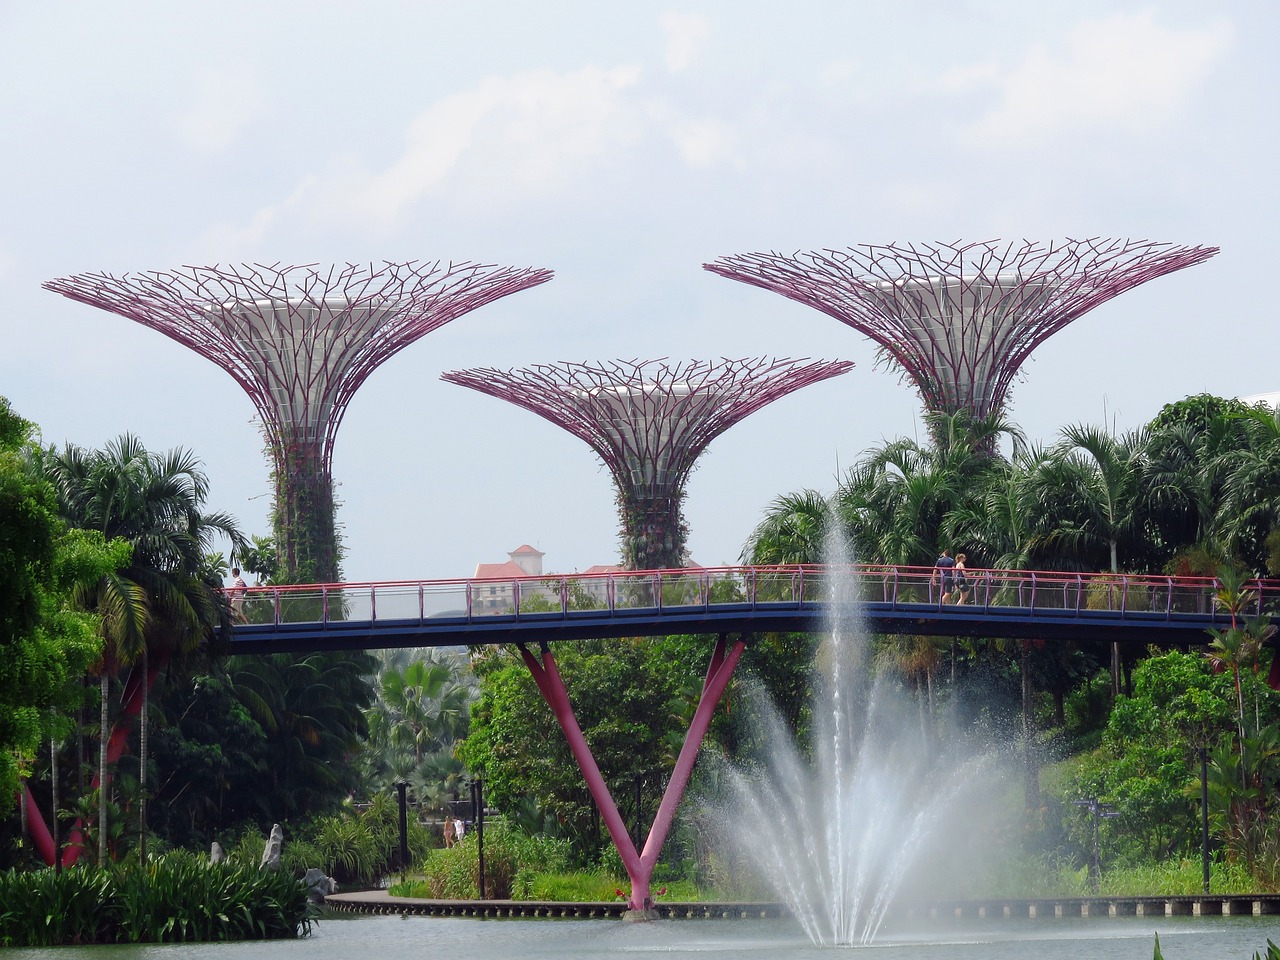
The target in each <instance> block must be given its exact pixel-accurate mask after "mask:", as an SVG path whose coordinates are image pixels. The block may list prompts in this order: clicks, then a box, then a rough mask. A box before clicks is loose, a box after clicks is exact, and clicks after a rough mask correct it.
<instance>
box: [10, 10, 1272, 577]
mask: <svg viewBox="0 0 1280 960" xmlns="http://www.w3.org/2000/svg"><path fill="white" fill-rule="evenodd" d="M1277 37H1280V4H1276V3H1274V0H1235V2H1224V3H1220V4H1205V3H1202V2H1194V3H1193V2H1182V0H1168V2H1125V0H1113V2H1101V0H1072V2H1069V3H1068V2H1043V3H1026V2H1024V0H884V2H881V0H838V2H837V0H813V2H802V3H797V4H788V5H783V4H777V3H767V2H760V0H725V2H718V0H707V2H688V3H649V2H635V3H628V4H605V3H598V2H586V0H548V2H540V3H537V4H531V3H523V2H496V0H495V2H486V0H476V2H471V3H447V2H430V0H420V2H389V0H387V2H379V0H368V2H361V3H355V2H350V3H340V2H325V0H307V2H300V0H299V2H290V0H275V2H267V3H262V2H252V3H251V2H241V0H221V2H219V3H216V4H201V5H196V4H174V3H169V2H139V0H119V2H116V3H111V4H103V3H98V2H77V0H66V2H59V3H57V4H48V3H41V4H37V3H27V2H22V0H0V137H3V144H4V149H3V150H0V297H2V298H3V303H4V310H3V313H0V395H2V396H5V397H7V398H8V399H9V401H10V402H11V403H12V405H13V407H14V409H15V410H16V411H17V412H18V413H19V414H20V415H22V416H23V417H25V418H26V419H28V420H31V421H33V422H35V423H36V424H37V425H38V427H39V428H40V431H41V436H42V439H43V441H44V442H45V443H47V444H55V445H58V446H61V445H62V444H64V443H74V444H77V445H80V446H83V447H99V446H101V445H103V444H105V443H106V442H108V441H109V440H111V439H113V438H115V437H118V436H119V435H120V434H122V433H125V432H131V433H134V434H136V435H137V436H138V437H140V438H141V440H142V441H143V443H144V444H145V445H146V446H147V447H148V448H149V449H152V450H157V451H164V450H169V449H171V448H174V447H185V448H188V449H190V450H191V451H193V452H194V453H195V454H196V456H198V457H199V458H200V460H201V461H202V462H203V465H204V468H205V470H206V472H207V474H208V476H209V480H210V484H211V491H210V497H209V501H208V507H209V508H210V509H217V510H225V511H227V512H229V513H231V514H232V515H234V516H235V517H237V518H239V520H240V522H241V525H242V526H243V528H244V529H245V531H246V532H248V533H253V534H266V533H269V529H270V523H269V511H270V503H271V486H270V472H269V466H268V463H267V460H266V457H265V454H264V452H263V441H262V438H261V434H260V431H259V428H258V424H257V423H256V421H255V412H254V408H253V406H252V404H251V403H250V401H249V399H248V397H247V396H246V395H245V394H244V393H243V391H242V390H241V389H240V387H239V386H238V385H237V384H236V383H235V382H234V381H233V380H232V379H231V378H230V377H229V376H228V375H227V374H226V373H225V372H224V371H223V370H221V369H220V368H219V367H217V366H216V365H214V364H213V363H211V362H210V361H208V360H205V359H203V358H201V357H199V356H197V355H196V354H195V353H193V352H191V351H190V350H188V349H187V348H185V347H183V346H181V345H180V344H178V343H176V342H174V341H172V340H170V339H168V338H166V337H164V336H163V335H161V334H159V333H156V332H155V331H152V330H149V329H146V328H144V327H142V326H140V325H138V324H135V323H133V322H132V321H129V320H126V319H124V318H122V317H118V316H116V315H114V314H111V313H106V312H104V311H101V310H97V309H94V308H92V307H89V306H86V305H83V304H79V303H76V302H73V301H71V300H67V299H65V298H63V297H60V296H57V295H55V294H53V293H50V292H47V291H45V290H42V289H41V287H40V284H41V283H42V282H44V281H46V280H49V279H52V278H55V277H60V276H66V275H68V274H73V273H80V272H88V271H106V272H110V273H114V274H120V273H125V272H136V271H146V270H163V269H169V268H173V267H177V266H180V265H184V264H214V263H238V262H260V263H278V262H286V263H311V262H317V263H322V264H328V263H335V262H337V263H345V262H348V261H353V262H364V263H368V262H371V261H372V262H378V261H383V260H407V259H425V260H436V259H444V260H451V259H452V260H472V261H477V262H484V263H494V264H506V265H511V266H520V267H528V266H533V267H545V268H549V269H551V270H553V271H554V272H555V279H554V280H552V281H551V282H550V283H547V284H544V285H542V286H539V287H536V288H534V289H532V290H528V291H524V292H522V293H519V294H515V295H513V296H510V297H507V298H505V299H503V300H500V301H498V302H496V303H494V304H490V305H488V306H485V307H482V308H480V309H479V310H477V311H475V312H473V313H470V314H468V315H466V316H464V317H461V318H459V319H457V320H455V321H453V322H451V323H449V324H447V325H446V326H444V327H442V328H440V329H439V330H437V331H435V332H433V333H431V334H429V335H428V336H426V337H424V338H423V339H421V340H419V341H418V342H417V343H415V344H413V345H411V346H409V347H407V348H406V349H404V350H403V351H401V352H400V353H398V354H397V355H396V356H394V357H393V358H392V359H390V360H389V361H388V362H387V363H385V364H384V365H383V366H382V367H381V368H380V369H379V370H377V371H376V372H375V373H374V374H373V375H372V376H371V377H369V379H368V380H367V381H366V382H365V384H364V385H363V386H362V387H361V388H360V390H359V391H358V393H357V394H356V396H355V398H354V399H353V401H352V403H351V405H350V407H349V409H348V412H347V414H346V417H345V420H344V421H343V423H342V427H341V430H340V432H339V434H338V439H337V445H336V448H335V452H334V460H333V471H334V477H335V481H336V484H337V496H338V499H339V502H340V508H339V514H338V519H339V523H340V525H341V530H342V536H343V542H344V549H345V559H344V561H343V569H344V574H345V576H346V578H347V579H348V580H350V581H362V582H363V581H384V580H413V579H419V578H433V579H434V578H448V577H465V576H468V575H470V574H471V573H472V571H473V570H474V569H475V565H476V564H477V563H481V562H500V561H503V560H505V559H506V554H507V552H508V551H511V550H514V549H515V548H516V547H518V546H520V545H522V544H526V543H527V544H531V545H533V546H535V547H537V548H538V549H540V550H542V551H544V552H545V554H546V557H545V560H544V564H545V568H546V570H548V571H557V572H570V571H574V570H584V569H586V568H587V567H589V566H592V565H593V564H599V563H614V562H617V559H618V538H617V533H618V522H617V517H616V512H615V507H614V502H613V491H612V485H611V481H610V478H609V475H608V473H607V471H606V470H605V469H604V467H603V466H602V465H601V463H600V462H599V460H598V459H597V458H596V456H595V455H594V453H593V452H592V451H591V450H590V448H589V447H587V446H586V445H585V444H584V443H583V442H582V441H580V440H578V439H576V438H574V437H572V436H570V435H569V434H568V433H566V432H564V431H563V430H561V429H560V428H558V427H556V426H554V425H552V424H550V423H548V422H546V421H544V420H542V419H540V418H539V417H537V416H535V415H533V414H531V413H529V412H527V411H524V410H521V409H519V408H517V407H515V406H513V405H511V404H509V403H506V402H504V401H501V400H498V399H495V398H492V397H488V396H485V395H482V394H480V393H476V392H474V391H470V390H466V389H463V388H461V387H457V386H453V385H451V384H447V383H443V382H441V381H440V379H439V378H440V375H441V374H442V373H444V372H446V371H449V370H455V369H462V368H466V367H479V366H485V367H499V368H504V369H505V368H511V367H523V366H527V365H530V364H535V363H554V362H559V361H587V362H596V361H608V360H614V359H626V360H631V359H645V358H656V357H669V358H671V359H672V360H690V359H716V358H722V357H729V358H739V357H757V356H770V357H791V358H815V359H816V358H822V359H844V360H850V361H852V362H853V363H854V364H855V365H856V366H855V368H854V370H853V371H852V372H851V373H849V374H846V375H845V376H843V377H838V378H836V379H833V380H829V381H827V382H824V383H821V384H817V385H814V386H811V387H808V388H805V389H803V390H801V391H799V392H797V393H795V394H792V395H791V396H789V397H786V398H784V399H781V400H779V401H777V402H776V403H774V404H773V405H771V406H769V407H767V408H765V409H764V410H762V411H760V412H758V413H756V414H754V415H752V416H750V417H748V418H747V419H745V420H743V421H742V422H741V423H739V424H738V425H737V426H735V427H733V428H732V429H730V430H729V431H728V432H727V433H725V434H724V435H722V436H721V437H720V438H719V439H717V440H715V441H714V442H713V443H712V444H711V445H710V446H709V448H708V449H707V451H706V453H705V454H704V455H703V457H702V459H701V460H700V462H699V467H698V469H697V470H696V471H695V473H694V474H693V477H692V479H691V481H690V483H689V486H688V495H687V500H686V504H685V514H686V519H687V521H688V525H689V531H690V539H689V546H690V550H691V554H692V556H693V558H694V560H696V561H697V562H698V563H701V564H704V565H718V564H725V563H733V562H736V561H737V559H738V557H739V554H740V552H741V550H742V546H743V543H744V541H745V540H746V539H747V537H748V535H749V533H750V531H751V529H752V528H753V527H754V525H755V524H756V523H757V522H758V521H759V519H760V518H761V516H762V515H763V513H764V511H765V509H766V508H767V507H768V504H769V503H770V501H771V500H772V499H773V498H774V497H776V496H779V495H780V494H784V493H787V492H791V491H797V490H801V489H805V488H812V489H816V490H820V491H823V492H830V491H831V490H833V489H834V488H835V485H836V483H837V478H838V477H839V476H840V474H841V472H842V471H843V470H845V469H846V468H847V467H848V466H849V465H850V464H852V463H853V462H854V461H856V460H857V459H858V458H859V457H860V455H861V454H862V453H863V452H864V451H866V450H868V449H869V448H872V447H874V446H877V445H879V444H881V443H883V442H885V441H886V440H891V439H895V438H897V437H902V436H908V437H915V438H918V439H921V440H923V439H924V435H923V425H922V422H921V418H920V412H919V410H920V405H919V398H918V397H917V395H916V394H915V392H914V390H913V388H912V387H911V386H910V385H909V384H905V383H902V382H901V381H900V379H899V377H898V375H897V374H896V373H895V372H894V371H892V370H890V369H886V368H884V367H883V366H878V365H877V363H876V359H877V352H876V349H875V345H874V344H873V343H872V342H871V341H869V340H868V339H866V338H865V337H863V336H862V335H861V334H859V333H857V332H856V331H854V330H853V329H851V328H849V327H846V326H845V325H843V324H841V323H839V322H838V321H836V320H834V319H832V318H830V317H828V316H826V315H824V314H821V313H819V312H817V311H815V310H812V309H810V308H806V307H804V306H802V305H799V304H796V303H792V302H791V301H789V300H786V299H784V298H782V297H779V296H777V295H775V294H772V293H768V292H766V291H762V290H758V289H755V288H753V287H749V286H746V285H743V284H738V283H734V282H732V281H729V280H726V279H723V278H720V277H717V276H714V275H712V274H710V273H708V272H706V271H704V270H702V269H701V264H703V263H704V262H707V261H710V260H712V259H715V258H716V257H719V256H725V255H730V254H735V253H746V252H751V251H759V250H779V251H787V252H790V251H795V250H810V249H820V248H832V247H834V248H839V247H848V246H851V245H856V244H863V243H890V242H902V243H906V242H930V241H943V242H952V241H956V240H965V241H977V240H989V239H993V238H1002V239H1005V240H1018V239H1022V238H1029V239H1035V240H1060V239H1064V238H1084V237H1129V238H1133V239H1149V240H1156V241H1164V242H1170V243H1180V244H1206V245H1214V246H1219V247H1221V249H1222V252H1221V253H1220V254H1219V255H1218V256H1217V257H1215V258H1213V259H1211V260H1210V261H1208V262H1207V263H1205V264H1202V265H1199V266H1196V267H1192V268H1190V269H1188V270H1185V271H1182V272H1179V273H1175V274H1172V275H1169V276H1166V277H1163V278H1159V279H1157V280H1154V281H1152V282H1151V283H1149V284H1146V285H1144V286H1141V287H1139V288H1137V289H1135V290H1132V291H1130V292H1128V293H1126V294H1123V295H1122V296H1120V297H1118V298H1117V299H1115V300H1113V301H1111V302H1110V303H1108V304H1105V305H1103V306H1101V307H1099V308H1097V309H1096V310H1094V311H1093V312H1091V313H1089V314H1087V315H1086V316H1084V317H1083V318H1081V319H1080V320H1078V321H1076V322H1075V323H1074V324H1072V325H1070V326H1069V327H1067V328H1066V329H1065V330H1063V331H1061V332H1059V333H1058V334H1056V335H1054V336H1053V337H1051V338H1050V339H1049V340H1047V341H1046V342H1045V343H1044V344H1042V345H1041V346H1040V347H1039V348H1038V349H1037V350H1036V351H1035V353H1034V354H1033V356H1032V358H1031V360H1030V361H1029V363H1028V364H1027V365H1026V366H1025V367H1024V369H1023V376H1022V377H1021V379H1020V381H1019V382H1018V383H1017V384H1016V385H1015V387H1014V389H1013V392H1012V395H1011V405H1010V407H1009V408H1008V411H1007V412H1008V414H1009V415H1010V417H1011V418H1012V419H1013V420H1015V421H1016V422H1017V423H1018V424H1019V425H1020V426H1021V428H1022V429H1023V431H1024V432H1025V433H1026V435H1027V436H1028V437H1029V438H1030V439H1031V440H1033V441H1039V442H1044V443H1050V442H1052V441H1053V440H1054V439H1055V438H1056V437H1057V435H1058V431H1059V430H1060V428H1061V427H1063V426H1064V425H1066V424H1069V423H1078V422H1084V423H1093V424H1102V423H1105V424H1107V425H1108V426H1110V427H1113V428H1114V429H1117V430H1128V429H1133V428H1135V427H1137V426H1140V425H1141V424H1142V423H1144V422H1146V421H1147V420H1149V419H1150V418H1151V417H1152V416H1154V415H1155V414H1156V413H1157V412H1158V411H1159V409H1160V407H1161V406H1162V405H1164V404H1165V403H1169V402H1172V401H1176V400H1178V399H1181V398H1183V397H1185V396H1188V395H1190V394H1195V393H1201V392H1210V393H1214V394H1218V395H1222V396H1250V395H1253V394H1259V393H1263V392H1268V391H1274V390H1277V389H1280V372H1278V371H1277V366H1276V361H1275V358H1276V353H1277V350H1276V347H1277V336H1276V329H1277V328H1276V322H1275V317H1274V304H1273V301H1272V299H1271V296H1270V292H1269V287H1268V286H1267V284H1266V283H1264V282H1261V281H1263V280H1265V279H1266V278H1267V277H1273V276H1275V274H1276V267H1275V263H1274V260H1275V242H1276V224H1277V222H1280V216H1277V215H1278V214H1280V209H1278V204H1277V178H1276V176H1275V168H1276V160H1275V158H1276V156H1277V154H1278V153H1280V149H1278V147H1280V144H1278V143H1277V141H1278V140H1280V136H1278V134H1277V123H1276V120H1277V107H1276V103H1277V94H1278V93H1280V58H1277V57H1276V55H1275V41H1276V38H1277Z"/></svg>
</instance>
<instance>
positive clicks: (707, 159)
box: [671, 119, 739, 170]
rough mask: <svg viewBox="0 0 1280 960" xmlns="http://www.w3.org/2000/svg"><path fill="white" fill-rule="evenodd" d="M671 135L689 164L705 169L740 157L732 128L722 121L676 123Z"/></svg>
mask: <svg viewBox="0 0 1280 960" xmlns="http://www.w3.org/2000/svg"><path fill="white" fill-rule="evenodd" d="M671 138H672V139H673V140H674V141H675V144H676V147H677V149H678V150H679V151H680V157H681V159H682V160H684V162H685V163H686V164H688V165H689V166H690V167H693V168H695V169H699V170H705V169H708V168H710V167H714V166H717V165H718V164H720V163H724V162H730V163H732V162H734V161H735V159H736V158H737V157H738V156H739V152H738V146H737V144H736V143H735V138H734V135H733V128H732V127H730V126H729V125H728V124H726V123H722V122H721V121H719V120H712V119H700V120H686V121H680V122H677V123H676V124H674V125H673V126H672V128H671Z"/></svg>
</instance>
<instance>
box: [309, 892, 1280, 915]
mask: <svg viewBox="0 0 1280 960" xmlns="http://www.w3.org/2000/svg"><path fill="white" fill-rule="evenodd" d="M325 905H326V906H328V907H330V908H332V909H333V910H336V911H339V912H342V913H366V914H393V915H400V916H416V917H554V918H562V919H591V918H595V919H602V918H622V917H623V916H624V915H625V914H626V913H627V911H628V910H629V909H630V907H629V905H628V904H626V903H623V902H621V901H596V902H588V903H568V902H563V901H554V902H553V901H538V900H422V899H418V898H415V897H393V896H391V895H390V894H389V893H387V892H386V891H385V890H369V891H364V892H359V893H334V894H330V895H329V896H327V897H325ZM653 909H654V911H656V912H657V914H658V917H659V919H664V920H667V919H670V920H675V919H699V920H702V919H707V920H738V919H742V920H747V919H752V918H757V917H782V916H786V915H787V909H786V907H784V906H783V905H782V904H780V903H770V902H766V901H759V902H750V903H689V902H681V903H674V902H666V901H662V900H658V901H656V902H655V903H654V905H653ZM1273 914H1280V894H1271V893H1247V894H1230V895H1224V894H1218V895H1216V896H1204V895H1182V896H1152V897H1142V896H1132V897H1057V898H1041V899H1008V898H997V897H993V898H991V899H987V900H948V901H939V902H936V903H927V904H918V903H917V904H911V903H904V904H900V905H897V906H895V907H894V908H893V909H891V910H890V916H891V917H892V916H899V917H906V918H929V919H942V918H944V917H957V918H960V917H964V918H979V919H1014V918H1030V919H1053V918H1057V917H1132V916H1138V917H1178V916H1197V917H1210V916H1212V917H1220V916H1221V917H1241V916H1244V917H1252V916H1262V915H1273Z"/></svg>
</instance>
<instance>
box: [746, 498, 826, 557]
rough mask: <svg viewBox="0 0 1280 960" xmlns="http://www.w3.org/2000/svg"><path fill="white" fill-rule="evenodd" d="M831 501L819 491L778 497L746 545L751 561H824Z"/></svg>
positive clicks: (747, 554) (752, 532) (747, 555)
mask: <svg viewBox="0 0 1280 960" xmlns="http://www.w3.org/2000/svg"><path fill="white" fill-rule="evenodd" d="M831 509H832V508H831V504H830V503H829V502H828V501H827V498H826V497H824V496H823V495H822V494H820V493H818V492H817V491H816V490H801V491H800V492H798V493H787V494H783V495H782V496H779V497H776V498H775V499H774V501H773V502H772V503H771V504H770V505H769V508H768V509H767V510H766V511H765V515H764V519H762V520H761V521H760V522H759V523H758V524H756V528H755V529H754V530H752V531H751V536H750V537H748V538H747V542H746V545H745V546H743V548H742V557H741V559H742V562H743V563H750V564H790V563H821V562H822V560H823V553H824V551H825V550H826V538H827V528H828V526H829V524H830V520H831Z"/></svg>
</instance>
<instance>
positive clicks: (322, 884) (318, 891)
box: [302, 867, 338, 903]
mask: <svg viewBox="0 0 1280 960" xmlns="http://www.w3.org/2000/svg"><path fill="white" fill-rule="evenodd" d="M302 885H303V886H304V887H306V888H307V899H308V900H310V901H311V902H312V903H324V898H325V897H327V896H328V895H329V894H331V893H337V892H338V884H337V883H336V882H334V879H333V877H329V876H326V875H325V872H324V871H323V870H317V869H316V868H315V867H312V868H311V869H310V870H308V871H307V872H306V873H305V874H303V877H302Z"/></svg>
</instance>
